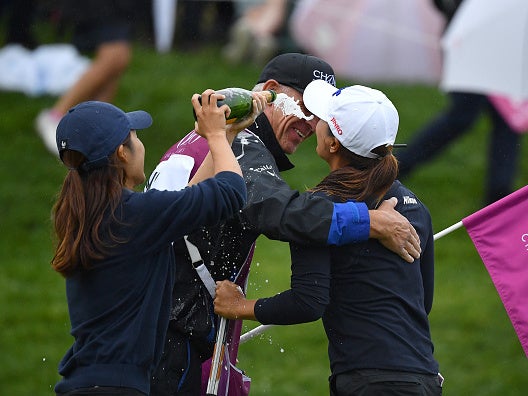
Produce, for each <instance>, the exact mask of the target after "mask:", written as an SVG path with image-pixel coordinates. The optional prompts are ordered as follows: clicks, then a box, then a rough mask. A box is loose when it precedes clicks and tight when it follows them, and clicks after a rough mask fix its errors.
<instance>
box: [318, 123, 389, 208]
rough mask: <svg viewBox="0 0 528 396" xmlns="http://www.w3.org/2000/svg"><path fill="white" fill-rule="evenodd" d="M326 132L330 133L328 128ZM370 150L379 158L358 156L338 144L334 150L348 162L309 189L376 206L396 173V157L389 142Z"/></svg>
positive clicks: (339, 199) (344, 200) (341, 199)
mask: <svg viewBox="0 0 528 396" xmlns="http://www.w3.org/2000/svg"><path fill="white" fill-rule="evenodd" d="M328 133H329V135H330V136H333V135H332V133H331V132H330V130H328ZM372 151H373V152H375V153H376V154H378V155H379V156H380V158H366V157H361V156H359V155H356V154H354V153H353V152H351V151H350V150H348V149H346V148H345V147H344V146H343V145H340V146H339V149H338V152H337V154H338V155H340V156H341V157H342V158H343V159H345V161H346V163H347V164H348V165H347V166H344V167H342V168H339V169H336V170H334V171H333V172H331V173H330V174H329V175H328V176H326V177H325V178H324V179H323V180H322V181H321V182H320V183H319V184H318V185H317V186H315V187H314V188H312V189H310V190H309V191H311V192H323V193H325V194H327V195H329V196H332V197H335V198H337V200H338V201H341V202H346V201H349V200H355V201H361V202H366V203H367V204H368V205H369V207H370V208H373V207H376V206H377V205H378V204H379V202H380V201H381V200H382V198H383V196H384V195H385V193H386V192H387V191H388V189H389V188H390V187H391V185H392V183H393V182H394V180H396V177H397V176H398V160H397V159H396V157H395V156H394V155H393V154H392V146H380V147H377V148H375V149H374V150H372Z"/></svg>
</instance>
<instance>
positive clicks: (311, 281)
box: [255, 244, 331, 325]
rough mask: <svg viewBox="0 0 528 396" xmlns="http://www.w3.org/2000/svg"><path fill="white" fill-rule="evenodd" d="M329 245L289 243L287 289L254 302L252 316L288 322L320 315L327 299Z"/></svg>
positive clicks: (265, 319) (277, 321)
mask: <svg viewBox="0 0 528 396" xmlns="http://www.w3.org/2000/svg"><path fill="white" fill-rule="evenodd" d="M329 249H330V248H329V247H326V248H323V247H320V248H317V247H307V246H300V245H295V244H290V252H291V260H292V266H291V269H292V275H291V282H290V289H289V290H286V291H283V292H282V293H279V294H277V295H275V296H273V297H268V298H261V299H259V300H257V303H256V304H255V316H256V318H257V320H258V321H259V322H261V323H263V324H278V325H288V324H297V323H305V322H311V321H315V320H317V319H319V318H320V317H321V316H322V315H323V313H324V311H325V309H326V306H327V305H328V303H329V302H330V274H331V265H330V254H329Z"/></svg>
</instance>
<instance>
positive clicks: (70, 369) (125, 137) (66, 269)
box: [51, 90, 266, 395]
mask: <svg viewBox="0 0 528 396" xmlns="http://www.w3.org/2000/svg"><path fill="white" fill-rule="evenodd" d="M198 96H199V95H197V94H196V95H194V96H193V98H192V103H193V107H194V110H195V112H196V114H197V117H198V120H197V125H196V127H197V130H198V131H199V133H200V134H201V135H202V136H204V137H205V138H206V139H207V141H208V143H209V148H210V155H211V157H212V160H213V164H214V166H213V168H214V169H213V175H214V177H211V178H208V179H206V180H204V181H203V182H201V183H198V184H196V185H193V186H190V187H188V188H185V189H183V190H181V191H157V190H150V191H148V192H145V193H140V192H135V191H133V189H134V188H135V187H136V186H138V185H140V184H142V183H143V182H144V181H145V173H144V156H145V148H144V146H143V144H142V143H141V141H140V140H139V138H138V136H137V134H136V130H140V129H144V128H147V127H149V126H150V125H151V123H152V118H151V116H150V115H149V114H148V113H147V112H144V111H134V112H130V113H125V112H124V111H122V110H121V109H119V108H117V107H115V106H113V105H111V104H109V103H104V102H94V101H92V102H84V103H81V104H79V105H77V106H75V107H73V108H72V109H70V111H69V112H68V113H67V114H66V115H65V116H64V117H63V118H62V120H61V121H60V123H59V126H58V127H57V134H56V140H57V148H58V151H59V154H60V158H61V160H62V161H63V162H64V164H65V165H66V166H67V167H68V169H69V171H68V173H67V175H66V177H65V179H64V183H63V186H62V190H61V191H60V193H59V195H58V199H57V202H56V203H55V206H54V208H53V221H54V226H55V232H56V236H57V247H56V251H55V256H54V257H53V259H52V262H51V264H52V267H53V268H54V269H55V270H56V271H57V272H59V273H60V274H62V275H63V276H64V277H65V278H66V293H67V300H68V308H69V314H70V321H71V334H72V336H73V337H74V343H73V345H72V347H71V348H70V349H69V350H68V352H67V353H66V355H65V356H64V358H63V359H62V361H61V362H60V365H59V373H60V374H61V375H62V376H63V378H62V380H61V381H60V382H59V383H58V384H57V385H56V386H55V391H56V393H57V395H88V394H89V395H148V394H149V386H150V385H149V384H150V377H151V374H152V372H153V370H154V368H155V367H156V365H157V362H158V360H159V357H160V355H161V349H162V346H163V340H164V337H165V332H166V329H167V326H168V321H169V311H170V296H171V292H172V286H173V285H174V274H175V268H174V267H175V260H174V253H173V250H172V249H171V242H172V241H173V240H174V238H176V237H182V236H184V235H186V234H187V233H190V232H191V231H193V230H196V229H197V228H198V227H200V226H204V225H213V224H216V223H217V222H219V221H221V220H223V219H226V218H228V217H230V216H232V215H233V214H234V213H236V212H237V211H238V210H240V209H241V207H242V206H243V205H244V203H245V202H246V189H245V184H244V181H243V179H242V177H241V171H240V167H239V166H238V163H237V161H236V159H235V157H234V155H233V152H232V150H231V146H230V142H229V141H228V139H231V140H232V138H234V135H235V134H236V131H237V130H241V129H243V128H244V127H245V126H246V125H247V123H248V122H249V123H251V122H253V120H254V117H256V115H257V114H258V113H259V112H261V111H262V108H263V107H264V104H265V103H266V102H265V99H264V98H263V97H262V98H258V96H256V97H255V100H254V109H255V111H254V114H253V119H249V120H245V121H244V122H241V123H239V124H238V125H235V124H233V125H234V126H233V127H226V123H225V115H226V112H228V111H229V108H228V107H227V105H224V106H222V107H220V108H218V107H217V99H219V98H221V97H220V96H217V95H216V94H215V93H214V91H212V90H206V91H205V92H204V93H203V94H202V95H201V96H202V101H201V104H200V103H199V101H198ZM226 130H228V132H229V133H226ZM228 135H229V136H228Z"/></svg>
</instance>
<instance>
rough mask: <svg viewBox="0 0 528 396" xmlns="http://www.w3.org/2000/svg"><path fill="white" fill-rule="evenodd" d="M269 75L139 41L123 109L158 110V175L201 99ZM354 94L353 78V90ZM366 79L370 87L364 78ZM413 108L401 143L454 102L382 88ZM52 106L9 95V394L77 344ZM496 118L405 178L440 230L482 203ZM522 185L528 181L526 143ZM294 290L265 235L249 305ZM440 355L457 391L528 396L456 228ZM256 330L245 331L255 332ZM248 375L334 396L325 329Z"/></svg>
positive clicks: (5, 126)
mask: <svg viewBox="0 0 528 396" xmlns="http://www.w3.org/2000/svg"><path fill="white" fill-rule="evenodd" d="M258 73H259V69H258V68H256V67H255V66H252V65H243V66H238V67H233V66H229V65H227V64H225V63H224V62H223V61H222V60H220V58H219V55H218V51H217V49H215V48H210V49H205V50H203V51H202V52H199V53H193V54H189V53H185V54H179V53H177V52H174V53H171V54H167V55H159V54H156V53H154V52H153V51H152V50H151V49H148V48H143V47H140V46H138V47H137V48H136V50H135V57H134V60H133V64H132V67H131V69H130V70H129V71H128V72H127V74H126V75H125V77H124V80H123V84H122V88H121V90H120V93H119V96H118V98H117V100H116V104H117V105H118V106H120V107H122V108H124V109H125V110H135V109H138V108H142V109H145V110H147V111H149V112H151V114H153V116H154V120H155V121H154V125H153V127H152V128H150V130H148V131H147V132H145V133H141V138H142V140H143V141H144V143H145V146H146V148H147V156H146V173H147V174H149V173H150V172H151V171H152V170H153V169H154V167H155V165H156V163H157V162H158V160H159V158H160V156H161V155H162V154H163V153H164V151H165V150H166V149H167V148H168V147H169V146H170V145H172V143H173V142H175V141H176V140H177V139H179V138H181V137H182V136H183V135H184V134H185V133H186V132H187V131H189V130H190V129H191V128H192V126H193V118H192V114H191V105H190V96H191V95H192V94H193V93H195V92H201V91H203V90H204V89H205V88H209V87H210V88H217V89H218V88H223V87H227V86H241V87H245V88H251V87H252V85H253V84H254V82H255V79H256V77H257V76H258ZM340 83H341V85H342V84H344V83H345V81H340ZM358 83H361V82H358ZM376 87H377V88H381V89H383V90H384V91H385V92H386V93H387V95H388V96H389V97H390V98H391V99H392V100H393V102H394V103H395V105H396V107H397V108H398V109H399V112H400V118H401V122H400V133H399V138H398V142H405V141H406V139H407V138H408V137H409V136H410V135H411V134H412V133H413V132H414V131H415V130H416V128H418V127H419V126H421V125H422V124H424V123H425V122H426V121H427V120H428V119H429V118H430V117H431V116H433V115H434V114H435V113H436V112H437V111H439V110H440V109H442V107H443V105H444V103H445V98H444V96H443V95H442V94H441V93H439V92H438V91H437V89H436V88H435V87H424V86H394V85H390V86H387V85H383V86H376ZM53 101H54V98H52V97H37V98H29V97H26V96H24V95H22V94H18V93H7V92H2V93H1V94H0V105H1V109H2V110H1V111H0V139H1V141H2V144H1V145H0V161H1V164H2V166H1V167H0V176H1V179H0V180H1V184H0V207H1V208H2V213H1V215H0V233H1V239H0V257H1V259H0V260H1V265H0V307H1V322H0V369H1V370H0V394H2V395H18V396H39V395H50V394H52V389H53V386H54V384H55V382H56V381H57V380H58V379H59V377H58V374H57V364H58V362H59V360H60V359H61V357H62V355H63V354H64V352H65V351H66V349H67V348H68V347H69V345H70V344H71V342H72V339H71V337H70V336H69V321H68V312H67V307H66V301H65V295H64V281H63V279H62V278H61V277H60V276H59V275H58V274H56V273H54V272H53V271H52V270H51V269H50V267H49V261H50V258H51V255H52V244H51V224H50V221H49V218H50V209H51V205H52V202H53V198H54V195H55V193H56V192H57V190H58V188H59V186H60V184H61V181H62V178H63V176H64V174H65V169H64V168H63V167H62V166H61V165H60V164H59V162H58V160H57V159H56V158H54V157H53V156H52V155H50V154H49V153H48V152H47V151H46V149H45V148H44V146H43V144H42V143H41V141H40V140H39V138H38V137H37V135H36V133H35V131H34V129H33V120H34V118H35V116H36V114H37V113H38V112H39V111H40V110H41V109H42V108H44V107H48V106H50V105H51V104H52V103H53ZM487 127H488V124H487V120H486V119H483V120H482V121H481V122H480V123H479V124H478V125H477V126H476V127H475V129H474V130H473V131H472V132H471V133H470V134H468V135H467V136H466V137H464V138H463V139H462V140H461V141H459V142H457V144H456V145H455V146H453V147H452V148H450V149H449V150H448V151H447V152H446V153H445V154H444V155H442V156H441V157H440V158H438V159H437V160H435V161H432V162H431V163H430V164H427V166H424V167H423V168H422V169H420V170H419V171H417V172H416V173H415V174H414V175H413V176H412V178H410V179H408V180H406V184H407V185H408V186H409V187H411V188H412V189H413V190H414V191H415V192H416V193H417V194H418V195H419V196H420V197H421V199H422V200H423V201H424V202H425V203H426V204H427V205H428V207H429V209H430V211H431V214H432V218H433V225H434V229H435V232H438V231H440V230H442V229H444V228H446V227H448V226H450V225H452V224H454V223H456V222H458V221H459V220H460V219H461V218H462V217H464V216H466V215H468V214H470V213H472V212H474V211H476V210H478V209H479V208H481V206H482V204H481V198H482V189H483V178H484V175H485V167H486V164H487V163H486V141H487V137H488V134H487ZM314 143H315V139H311V140H310V141H309V142H307V143H305V144H304V146H303V147H302V148H300V149H299V150H298V152H297V153H295V154H294V155H293V156H292V159H293V161H294V162H295V163H296V165H297V167H296V169H294V170H292V171H291V172H289V174H288V173H286V174H285V175H284V176H285V178H286V179H287V180H288V181H289V182H290V184H291V185H292V186H294V187H295V188H297V189H300V190H304V189H305V188H306V187H309V186H312V185H314V184H315V183H317V182H318V181H319V180H320V179H321V178H322V177H323V175H325V174H326V172H327V169H326V167H325V165H324V163H323V162H322V161H320V160H319V159H318V158H317V157H316V155H315V153H314ZM523 151H524V153H523V154H524V155H523V161H522V169H521V170H520V174H519V177H518V179H517V187H521V186H523V185H526V184H528V160H527V159H526V147H524V150H523ZM288 285H289V252H288V247H287V245H286V244H284V243H279V242H274V241H269V240H267V239H266V238H264V237H261V238H260V239H259V241H258V244H257V249H256V257H255V260H254V263H253V265H252V272H251V275H250V286H249V295H250V297H256V296H264V295H269V294H271V293H275V292H278V291H281V290H283V289H284V288H286V287H288ZM430 319H431V328H432V336H433V341H434V343H435V347H436V348H435V351H436V358H437V360H438V361H439V362H440V366H441V371H442V373H443V375H444V376H445V377H446V382H445V388H444V394H447V395H457V396H458V395H501V396H521V395H525V394H526V392H527V390H528V375H527V373H528V360H527V359H526V357H525V356H524V353H523V351H522V348H521V346H520V344H519V341H518V339H517V337H516V335H515V332H514V331H513V327H512V325H511V323H510V321H509V319H508V317H507V315H506V313H505V310H504V308H503V306H502V303H501V301H500V299H499V297H498V295H497V292H496V290H495V288H494V287H493V285H492V283H491V281H490V278H489V276H488V274H487V272H486V270H485V268H484V266H483V264H482V262H481V260H480V258H479V256H478V254H477V252H476V250H475V248H474V247H473V244H472V243H471V241H470V239H469V237H468V236H467V233H466V232H465V231H464V230H463V229H460V230H457V231H455V232H453V233H452V234H450V235H448V236H445V237H444V238H442V239H440V240H438V241H437V242H436V288H435V301H434V305H433V311H432V314H431V317H430ZM254 326H255V324H254V323H247V324H246V330H247V329H249V328H252V327H254ZM239 360H240V367H241V368H243V369H245V370H246V372H247V373H248V374H249V375H250V376H251V377H252V379H253V384H252V391H251V394H252V395H255V396H258V395H270V394H272V395H325V394H328V392H327V376H328V374H329V368H328V358H327V355H326V339H325V336H324V333H323V331H322V326H321V323H320V322H316V323H312V324H306V325H299V326H289V327H281V328H273V329H271V330H269V331H268V332H267V333H266V334H265V335H263V336H261V337H259V338H258V339H254V340H251V341H249V342H248V343H247V344H244V345H242V346H241V348H240V353H239Z"/></svg>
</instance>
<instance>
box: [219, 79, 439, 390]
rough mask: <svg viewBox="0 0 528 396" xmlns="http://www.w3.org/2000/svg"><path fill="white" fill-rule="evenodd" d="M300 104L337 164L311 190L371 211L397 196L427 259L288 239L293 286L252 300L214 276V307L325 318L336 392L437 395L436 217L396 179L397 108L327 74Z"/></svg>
mask: <svg viewBox="0 0 528 396" xmlns="http://www.w3.org/2000/svg"><path fill="white" fill-rule="evenodd" d="M303 101H304V104H305V106H306V107H307V109H308V110H309V111H310V112H312V113H313V114H315V115H316V116H317V117H319V118H320V121H319V122H318V124H317V127H316V136H317V148H316V151H317V154H318V155H319V156H320V157H321V158H322V159H323V160H325V161H326V162H327V163H328V165H329V167H330V170H331V172H330V174H329V175H328V176H327V177H326V178H324V179H323V180H322V181H321V182H320V183H319V184H318V185H317V186H316V187H315V188H313V189H312V192H313V194H320V195H323V196H325V197H327V198H328V199H330V200H332V201H334V202H345V201H349V200H357V201H362V202H366V203H367V204H368V206H369V208H370V209H372V208H375V207H377V206H378V205H379V204H380V203H381V202H382V200H384V199H388V198H389V197H396V198H397V199H398V204H397V205H396V210H398V211H399V212H401V213H402V214H403V215H404V216H405V217H407V218H408V219H409V221H410V222H411V224H412V225H413V226H414V228H415V229H416V231H417V232H418V235H419V237H420V242H421V251H422V253H421V256H420V258H419V259H417V260H415V261H414V263H412V264H409V263H407V262H406V261H404V260H403V259H402V258H401V257H399V256H398V255H397V254H395V253H393V252H391V251H389V250H388V249H386V248H384V247H383V246H382V245H381V244H380V243H379V242H378V241H376V240H374V239H370V240H368V241H366V242H360V243H356V244H351V245H346V246H341V247H336V246H334V247H313V246H309V247H308V246H301V245H298V244H294V243H291V244H290V250H291V258H292V276H291V289H290V290H288V291H285V292H283V293H280V294H278V295H276V296H274V297H270V298H261V299H259V300H246V298H245V297H244V295H243V294H242V293H240V290H238V289H237V287H236V285H234V284H232V283H230V282H228V281H223V282H217V288H216V297H215V301H214V302H215V312H216V313H218V314H219V315H222V316H226V317H228V318H239V319H252V320H258V321H260V322H261V323H264V324H283V325H284V324H294V323H303V322H309V321H314V320H317V319H319V318H321V317H322V319H323V324H324V328H325V331H326V334H327V337H328V343H329V346H328V354H329V358H330V368H331V371H332V376H331V377H330V389H331V395H333V396H338V395H339V396H344V395H362V396H370V395H372V396H374V395H376V396H377V395H441V393H442V388H441V381H442V378H441V376H440V375H439V374H438V363H437V362H436V360H435V359H434V357H433V343H432V341H431V336H430V331H429V321H428V314H429V312H430V310H431V307H432V302H433V283H434V257H433V232H432V224H431V217H430V214H429V211H428V210H427V208H426V207H425V205H423V203H422V202H420V200H419V199H418V198H417V197H416V196H415V195H414V194H413V193H412V191H410V190H409V189H407V188H406V187H405V186H403V185H402V184H401V183H400V182H399V181H397V180H396V176H397V174H398V162H397V160H396V158H395V157H394V155H393V154H392V149H393V146H394V141H395V139H396V134H397V131H398V123H399V117H398V112H397V111H396V108H395V107H394V105H393V104H392V102H391V101H390V100H389V99H388V98H387V97H386V96H385V95H384V94H383V93H382V92H380V91H378V90H375V89H371V88H368V87H363V86H358V85H355V86H352V87H347V88H344V89H337V88H335V87H334V86H332V85H331V84H328V83H326V82H324V81H321V80H316V81H312V82H311V83H310V84H309V85H308V86H307V87H306V90H305V91H304V94H303Z"/></svg>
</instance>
